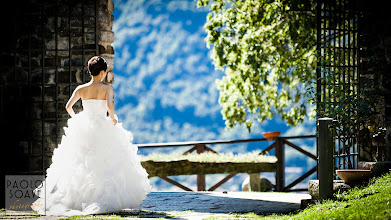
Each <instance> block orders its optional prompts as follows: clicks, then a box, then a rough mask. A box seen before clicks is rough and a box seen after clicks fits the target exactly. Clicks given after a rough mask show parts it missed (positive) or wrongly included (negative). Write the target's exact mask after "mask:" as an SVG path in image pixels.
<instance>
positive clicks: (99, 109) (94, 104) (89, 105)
mask: <svg viewBox="0 0 391 220" xmlns="http://www.w3.org/2000/svg"><path fill="white" fill-rule="evenodd" d="M82 104H83V111H84V112H86V113H87V115H88V116H92V117H96V116H104V117H105V116H107V101H106V100H102V99H86V100H82Z"/></svg>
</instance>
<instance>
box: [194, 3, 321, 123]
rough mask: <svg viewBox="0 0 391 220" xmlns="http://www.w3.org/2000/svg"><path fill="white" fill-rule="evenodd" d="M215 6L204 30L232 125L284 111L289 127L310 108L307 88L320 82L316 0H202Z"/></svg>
mask: <svg viewBox="0 0 391 220" xmlns="http://www.w3.org/2000/svg"><path fill="white" fill-rule="evenodd" d="M197 3H198V7H201V6H205V7H210V10H211V12H210V13H209V14H208V16H207V22H206V24H205V26H204V29H205V30H206V32H207V37H206V39H205V40H206V42H207V46H208V48H210V46H211V45H213V47H212V59H213V63H214V65H215V67H216V68H218V69H222V70H223V71H224V73H225V76H224V77H223V78H222V79H220V80H217V84H218V89H219V90H220V98H219V103H220V105H221V106H222V111H221V113H222V115H223V118H224V119H225V123H226V127H227V128H232V127H234V126H235V125H237V124H245V125H246V126H247V128H248V129H249V130H250V129H251V126H252V125H253V123H254V122H255V121H259V122H262V121H264V120H266V119H272V118H273V117H274V116H276V115H279V116H281V118H282V119H283V120H284V121H286V122H287V124H289V125H296V124H298V123H301V122H302V121H303V119H304V117H305V116H306V115H307V112H308V109H307V108H308V107H307V106H308V96H309V94H308V93H307V92H306V90H307V89H308V88H310V86H311V84H312V83H313V82H314V80H315V68H316V57H315V56H314V55H315V51H316V47H315V45H316V28H315V23H316V19H315V10H313V9H314V8H313V7H314V5H315V4H313V1H308V0H302V1H300V0H299V1H297V0H296V1H294V0H288V1H287V0H274V1H273V0H198V2H197Z"/></svg>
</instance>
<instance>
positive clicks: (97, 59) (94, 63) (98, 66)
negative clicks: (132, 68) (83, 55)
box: [88, 56, 107, 76]
mask: <svg viewBox="0 0 391 220" xmlns="http://www.w3.org/2000/svg"><path fill="white" fill-rule="evenodd" d="M102 70H104V71H106V70H107V63H106V60H105V59H104V58H103V57H101V56H94V57H92V58H91V59H90V60H89V61H88V72H89V73H90V74H91V75H92V76H97V75H99V73H100V71H102Z"/></svg>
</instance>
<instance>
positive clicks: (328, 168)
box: [318, 118, 334, 199]
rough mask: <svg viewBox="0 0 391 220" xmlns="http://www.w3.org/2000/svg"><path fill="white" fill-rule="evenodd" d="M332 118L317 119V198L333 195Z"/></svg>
mask: <svg viewBox="0 0 391 220" xmlns="http://www.w3.org/2000/svg"><path fill="white" fill-rule="evenodd" d="M332 125H333V119H332V118H320V119H318V126H319V127H318V131H319V138H318V178H319V199H327V198H330V197H332V196H333V180H334V164H333V150H334V141H333V127H332Z"/></svg>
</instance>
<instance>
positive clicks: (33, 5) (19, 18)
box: [0, 0, 114, 190]
mask: <svg viewBox="0 0 391 220" xmlns="http://www.w3.org/2000/svg"><path fill="white" fill-rule="evenodd" d="M7 7H8V6H7ZM113 11H114V5H113V3H112V0H96V1H95V0H57V1H53V0H43V1H34V0H25V1H21V2H20V1H15V2H13V4H12V2H11V5H10V6H9V7H8V8H7V10H5V12H4V13H3V14H2V15H1V16H2V17H1V23H2V29H3V37H4V39H3V42H2V45H1V59H0V64H1V65H0V73H1V77H0V79H1V81H0V86H1V90H0V102H1V109H0V110H1V111H0V113H1V114H0V115H1V135H2V138H1V140H2V144H1V146H2V150H3V152H2V156H3V158H2V160H1V161H2V170H1V174H2V176H4V175H7V174H22V173H29V174H39V173H41V174H44V173H45V170H46V168H47V167H48V166H49V165H50V164H51V155H52V152H53V150H54V149H55V148H56V147H57V145H58V144H59V143H60V141H61V137H62V135H63V134H64V129H63V127H64V126H66V125H67V119H68V118H69V116H68V114H67V112H66V111H65V104H66V102H67V101H68V99H69V97H70V95H71V93H72V92H73V90H74V89H75V88H76V86H77V85H79V84H82V83H85V82H88V81H89V80H90V76H89V75H88V74H87V68H86V64H87V61H88V60H89V59H90V58H91V57H92V56H94V55H101V56H103V57H105V58H106V60H107V61H108V65H109V68H108V72H109V73H108V76H107V78H106V81H105V83H108V84H111V83H113V81H114V74H113V72H112V69H113V67H114V60H113V54H114V49H113V47H112V46H111V44H112V43H113V41H114V33H113V32H112V25H113V21H114V18H113V15H112V13H113ZM74 109H75V111H76V112H77V111H80V110H81V102H80V101H79V102H78V103H77V104H76V105H75V107H74ZM0 190H1V189H0Z"/></svg>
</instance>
